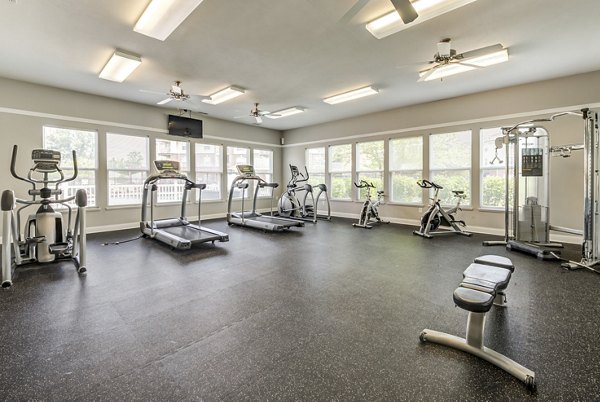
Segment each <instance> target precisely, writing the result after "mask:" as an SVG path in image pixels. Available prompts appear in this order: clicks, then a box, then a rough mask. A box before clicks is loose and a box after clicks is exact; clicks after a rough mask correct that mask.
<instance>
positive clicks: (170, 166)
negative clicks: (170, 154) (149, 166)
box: [154, 161, 179, 174]
mask: <svg viewBox="0 0 600 402" xmlns="http://www.w3.org/2000/svg"><path fill="white" fill-rule="evenodd" d="M154 166H155V167H156V170H158V173H161V174H162V173H179V162H178V161H154Z"/></svg>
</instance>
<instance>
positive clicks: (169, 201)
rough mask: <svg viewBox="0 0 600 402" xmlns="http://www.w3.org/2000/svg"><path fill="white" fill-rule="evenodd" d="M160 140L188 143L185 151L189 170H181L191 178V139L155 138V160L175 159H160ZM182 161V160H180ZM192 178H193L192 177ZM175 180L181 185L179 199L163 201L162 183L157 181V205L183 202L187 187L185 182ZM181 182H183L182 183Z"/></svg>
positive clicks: (178, 185)
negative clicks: (161, 193)
mask: <svg viewBox="0 0 600 402" xmlns="http://www.w3.org/2000/svg"><path fill="white" fill-rule="evenodd" d="M159 141H166V142H172V143H178V142H179V143H182V144H186V152H185V158H186V159H187V168H188V169H189V170H180V172H181V173H182V174H184V175H185V176H186V177H188V179H189V178H190V173H191V172H192V170H191V169H192V160H191V152H190V148H191V147H190V144H191V141H185V140H183V141H182V140H174V139H170V138H158V137H157V138H155V139H154V157H155V159H154V160H174V159H159V155H158V143H159ZM180 163H181V162H180ZM190 180H191V179H190ZM173 181H174V182H175V185H176V186H177V187H181V191H180V192H179V193H180V195H179V196H178V199H177V200H166V201H161V198H160V187H161V185H160V183H157V186H158V190H157V191H156V204H157V205H169V204H177V205H178V204H181V201H182V199H183V190H184V187H185V183H183V182H181V180H173ZM180 182H181V183H180ZM166 185H169V184H163V186H166ZM190 198H191V197H189V196H188V198H187V200H186V203H190V202H191V200H190Z"/></svg>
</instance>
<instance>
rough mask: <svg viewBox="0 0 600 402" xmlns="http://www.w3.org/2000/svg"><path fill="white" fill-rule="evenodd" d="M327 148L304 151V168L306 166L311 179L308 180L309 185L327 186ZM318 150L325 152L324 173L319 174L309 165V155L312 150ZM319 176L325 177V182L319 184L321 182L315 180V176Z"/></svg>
mask: <svg viewBox="0 0 600 402" xmlns="http://www.w3.org/2000/svg"><path fill="white" fill-rule="evenodd" d="M326 148H327V147H324V146H323V147H311V148H306V149H305V150H304V166H306V171H307V172H308V175H309V176H310V179H309V180H308V183H309V184H312V185H317V184H325V181H326V180H327V149H326ZM316 149H320V150H323V171H322V172H319V171H316V170H313V169H312V168H311V165H310V164H309V163H308V162H309V161H310V160H311V158H309V156H308V155H309V153H310V151H311V150H316ZM314 175H317V176H318V177H323V180H322V181H321V182H320V183H319V181H320V180H314V179H313V176H314Z"/></svg>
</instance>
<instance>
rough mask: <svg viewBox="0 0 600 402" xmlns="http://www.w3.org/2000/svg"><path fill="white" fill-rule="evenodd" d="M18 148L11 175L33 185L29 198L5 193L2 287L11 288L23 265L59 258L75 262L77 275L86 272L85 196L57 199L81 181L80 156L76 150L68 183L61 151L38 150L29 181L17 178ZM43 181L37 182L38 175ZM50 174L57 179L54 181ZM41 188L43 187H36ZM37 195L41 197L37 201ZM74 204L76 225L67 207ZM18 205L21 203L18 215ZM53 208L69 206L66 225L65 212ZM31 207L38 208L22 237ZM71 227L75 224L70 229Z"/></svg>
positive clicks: (3, 200) (77, 195) (30, 218)
mask: <svg viewBox="0 0 600 402" xmlns="http://www.w3.org/2000/svg"><path fill="white" fill-rule="evenodd" d="M17 151H18V147H17V145H15V146H14V147H13V151H12V157H11V164H10V172H11V174H12V175H13V177H15V178H16V179H18V180H22V181H24V182H27V183H29V184H31V186H32V187H33V188H32V189H30V190H29V191H28V194H29V195H30V196H31V197H32V199H31V200H23V199H19V198H16V197H15V194H14V192H13V191H12V190H5V191H4V192H3V193H2V202H1V204H2V215H3V222H2V287H3V288H8V287H10V286H12V276H13V274H14V271H15V269H16V268H17V267H18V266H21V265H27V264H33V263H50V262H55V261H59V260H71V261H72V262H73V263H74V264H75V268H76V269H77V272H78V273H79V274H83V273H85V272H86V271H87V268H86V244H87V242H86V206H87V193H86V192H85V190H83V189H79V190H77V192H76V194H75V195H73V196H71V197H66V198H59V197H60V196H62V194H63V190H61V189H59V185H60V184H62V183H66V182H69V181H73V180H75V179H76V178H77V174H78V169H77V155H76V153H75V151H73V175H72V176H71V177H70V178H67V179H65V177H64V174H63V171H62V169H61V168H60V159H61V158H60V152H58V151H52V150H47V149H34V150H33V151H32V153H31V157H32V159H33V161H34V163H35V164H34V166H33V167H32V168H31V169H29V173H28V174H27V177H21V176H19V175H18V174H17V172H16V169H15V165H16V161H17ZM40 174H41V175H42V178H41V179H40V178H39V175H40ZM52 174H58V175H59V177H58V178H56V179H53V178H52V177H51V175H52ZM38 184H41V185H42V187H41V188H36V187H37V185H38ZM51 186H53V187H54V188H50V187H51ZM38 197H39V199H38ZM71 201H75V203H76V205H77V213H76V214H75V220H74V222H73V221H72V207H71V205H69V204H68V203H69V202H71ZM16 204H22V205H23V206H21V207H19V208H18V209H17V210H16V211H15V208H16ZM51 204H60V205H63V206H65V207H66V208H67V210H68V212H67V217H68V221H67V225H66V227H65V226H64V225H63V216H62V213H61V212H55V211H54V209H52V206H51ZM33 205H39V206H40V207H39V209H38V210H37V212H36V213H35V214H32V215H30V216H29V217H28V219H27V222H26V224H25V236H24V238H23V237H21V211H22V210H23V209H25V208H28V207H30V206H33ZM71 223H73V226H71Z"/></svg>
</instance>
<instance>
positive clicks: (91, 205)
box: [42, 124, 100, 210]
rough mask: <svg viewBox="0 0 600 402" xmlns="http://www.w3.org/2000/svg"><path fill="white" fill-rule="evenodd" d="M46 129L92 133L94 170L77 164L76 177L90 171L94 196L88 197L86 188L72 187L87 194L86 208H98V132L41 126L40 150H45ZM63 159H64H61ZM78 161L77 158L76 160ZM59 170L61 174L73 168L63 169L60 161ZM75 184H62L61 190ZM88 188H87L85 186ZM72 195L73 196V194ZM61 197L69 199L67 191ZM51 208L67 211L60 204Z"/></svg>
mask: <svg viewBox="0 0 600 402" xmlns="http://www.w3.org/2000/svg"><path fill="white" fill-rule="evenodd" d="M46 128H48V129H58V130H69V131H82V132H88V133H93V134H94V142H95V151H94V168H84V167H81V165H79V164H78V166H77V171H78V173H77V177H78V178H80V174H81V172H83V171H91V172H94V185H93V189H94V194H93V197H90V194H89V191H88V189H87V188H84V187H81V186H78V187H73V188H74V189H75V191H76V190H77V189H80V188H84V189H85V190H86V193H87V199H88V204H87V207H88V208H98V206H99V205H98V171H99V170H100V168H99V158H100V156H99V152H100V144H99V137H100V136H99V132H98V130H97V129H89V128H76V127H66V126H58V125H52V124H43V125H42V148H44V149H47V148H48V147H47V140H46V134H47V133H46ZM72 151H73V148H71V151H70V152H72ZM61 159H64V158H61ZM78 159H79V158H78ZM61 169H62V170H63V172H64V171H65V170H66V171H73V167H64V166H63V165H62V160H61ZM68 177H70V176H69V175H66V177H65V178H68ZM76 181H77V179H75V182H76ZM75 182H67V184H63V186H62V187H61V188H62V189H63V190H65V189H66V188H70V186H69V184H74V183H75ZM86 187H89V186H86ZM73 195H74V194H73ZM62 197H64V198H66V197H69V194H68V191H64V192H63V195H62ZM90 199H92V200H93V202H90ZM69 205H75V203H74V201H73V202H71V203H69ZM53 206H55V208H56V209H60V210H62V209H67V207H65V206H63V205H62V204H53Z"/></svg>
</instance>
